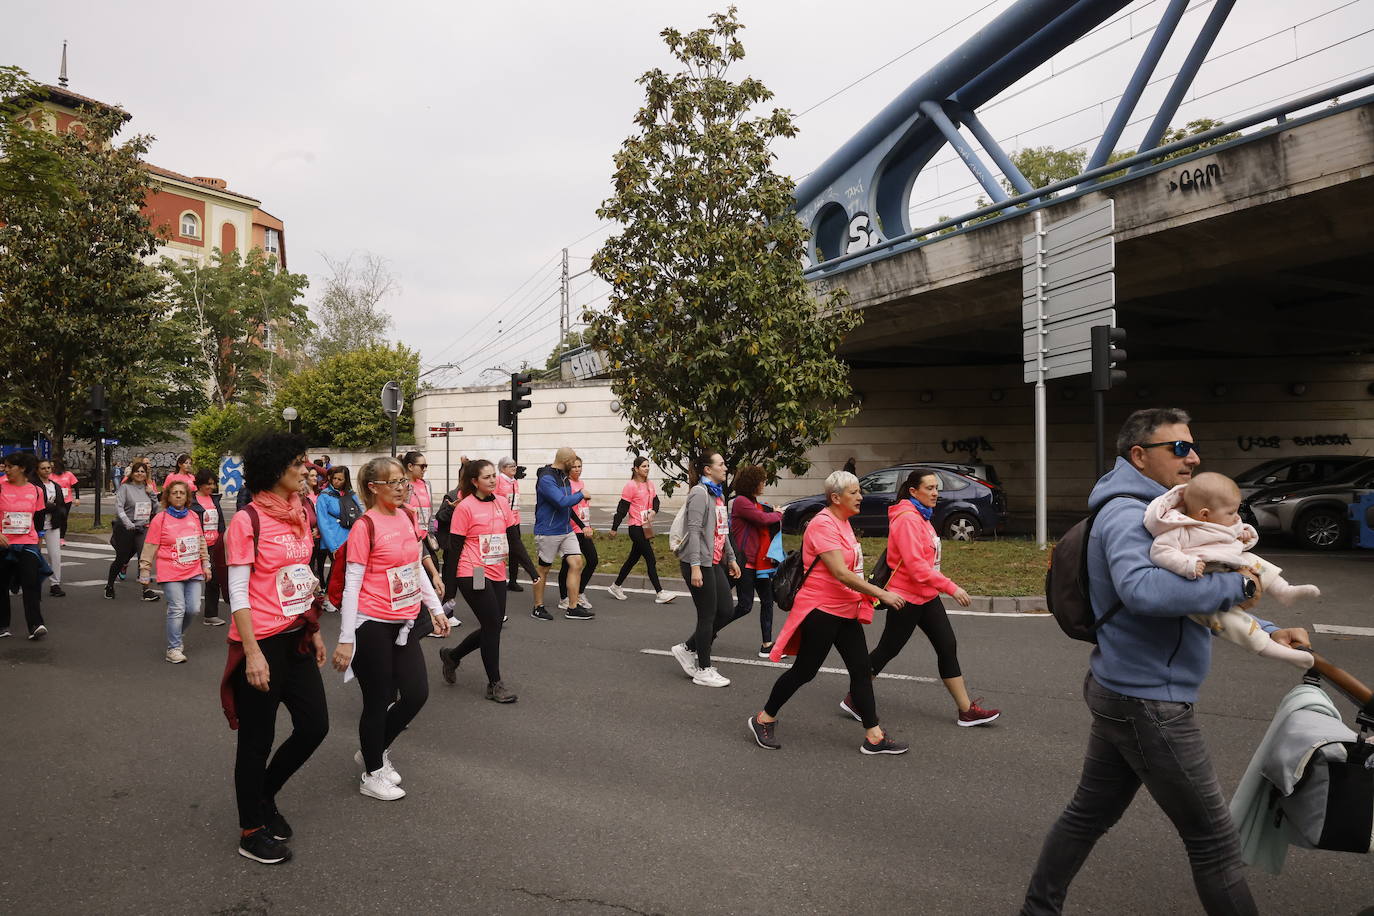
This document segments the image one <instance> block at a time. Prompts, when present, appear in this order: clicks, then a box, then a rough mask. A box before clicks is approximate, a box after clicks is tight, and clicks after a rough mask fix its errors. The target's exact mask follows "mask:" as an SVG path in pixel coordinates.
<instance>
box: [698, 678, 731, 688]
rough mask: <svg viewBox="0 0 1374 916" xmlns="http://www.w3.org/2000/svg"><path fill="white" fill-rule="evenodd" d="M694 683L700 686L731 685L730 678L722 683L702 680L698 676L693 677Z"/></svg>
mask: <svg viewBox="0 0 1374 916" xmlns="http://www.w3.org/2000/svg"><path fill="white" fill-rule="evenodd" d="M692 683H693V684H696V685H697V686H698V687H729V686H730V681H729V679H728V678H727V679H726V681H725V683H723V684H721V683H714V682H711V681H702V680H698V679H697V678H692Z"/></svg>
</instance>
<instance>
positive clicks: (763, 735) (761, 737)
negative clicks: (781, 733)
mask: <svg viewBox="0 0 1374 916" xmlns="http://www.w3.org/2000/svg"><path fill="white" fill-rule="evenodd" d="M777 724H778V722H777V720H776V719H774V720H773V721H772V722H760V721H759V717H758V716H750V717H749V733H750V734H751V735H753V736H754V740H755V741H757V742H758V743H759V747H761V748H765V749H767V750H770V751H776V750H778V749H779V748H781V747H782V745H781V744H779V743H778V739H777V738H775V737H774V736H773V729H774V728H776V727H777Z"/></svg>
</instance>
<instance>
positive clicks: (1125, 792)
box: [1021, 673, 1257, 916]
mask: <svg viewBox="0 0 1374 916" xmlns="http://www.w3.org/2000/svg"><path fill="white" fill-rule="evenodd" d="M1083 698H1084V699H1085V700H1086V701H1087V704H1088V710H1089V711H1090V712H1091V713H1092V728H1091V730H1090V731H1089V733H1088V750H1087V753H1086V754H1085V755H1084V760H1083V774H1082V775H1081V776H1080V777H1079V779H1078V790H1077V791H1076V792H1074V796H1073V800H1072V801H1070V802H1069V806H1068V807H1067V808H1065V809H1064V813H1063V814H1061V815H1060V816H1059V820H1058V822H1057V823H1055V825H1054V826H1053V827H1052V828H1051V829H1050V833H1049V836H1047V837H1045V845H1044V848H1043V849H1042V850H1041V851H1040V861H1039V862H1037V863H1036V865H1035V874H1033V875H1032V876H1031V881H1030V888H1029V889H1028V890H1027V891H1026V900H1025V904H1024V905H1023V906H1022V908H1021V912H1022V914H1024V916H1039V914H1043V913H1059V912H1061V911H1062V910H1063V907H1064V898H1065V896H1066V895H1067V894H1068V892H1069V883H1070V882H1071V881H1073V878H1074V875H1076V874H1077V873H1078V869H1079V868H1081V867H1082V865H1083V862H1084V861H1085V860H1086V859H1087V858H1088V854H1089V853H1090V852H1092V849H1093V845H1094V844H1095V843H1096V842H1097V840H1098V838H1099V837H1101V836H1102V835H1103V834H1104V833H1106V832H1107V831H1108V830H1109V829H1110V828H1111V827H1112V825H1113V824H1115V823H1116V822H1117V820H1118V819H1120V817H1121V815H1122V814H1124V813H1125V812H1126V809H1127V808H1128V807H1130V804H1131V800H1132V799H1133V798H1135V793H1136V790H1137V789H1139V788H1140V787H1141V785H1144V786H1145V788H1146V789H1148V790H1149V792H1150V795H1152V796H1153V797H1154V800H1155V802H1156V803H1157V804H1158V805H1159V807H1160V808H1161V809H1163V811H1164V813H1165V814H1166V815H1168V817H1169V820H1171V821H1173V823H1174V827H1175V828H1176V829H1177V830H1178V834H1179V837H1180V838H1181V839H1182V840H1183V845H1184V847H1185V849H1186V850H1187V852H1188V862H1189V864H1190V865H1191V866H1192V869H1193V884H1194V886H1196V888H1197V893H1198V897H1199V899H1200V900H1201V901H1202V906H1203V909H1204V910H1206V912H1208V913H1211V914H1215V913H1231V914H1253V913H1256V912H1257V910H1256V909H1255V901H1254V898H1252V897H1251V896H1250V888H1249V886H1248V885H1247V884H1246V883H1245V873H1244V868H1243V865H1242V863H1241V858H1240V838H1239V837H1238V836H1237V835H1236V827H1235V824H1234V823H1233V822H1232V821H1231V813H1230V811H1229V810H1228V809H1227V807H1226V799H1225V798H1223V797H1222V794H1221V786H1220V784H1219V783H1218V782H1217V775H1216V771H1215V770H1213V769H1212V761H1211V758H1210V757H1208V756H1207V746H1206V744H1205V743H1204V742H1203V740H1202V730H1201V729H1200V728H1199V727H1198V724H1197V719H1196V717H1195V716H1194V713H1193V704H1192V703H1171V702H1167V701H1164V700H1142V699H1137V698H1135V697H1128V696H1122V695H1121V694H1119V693H1114V692H1113V691H1110V690H1108V689H1107V688H1105V687H1103V686H1102V685H1101V684H1099V683H1098V682H1097V680H1096V679H1095V678H1093V676H1092V674H1091V673H1090V674H1089V675H1088V676H1087V678H1086V679H1085V680H1084V682H1083Z"/></svg>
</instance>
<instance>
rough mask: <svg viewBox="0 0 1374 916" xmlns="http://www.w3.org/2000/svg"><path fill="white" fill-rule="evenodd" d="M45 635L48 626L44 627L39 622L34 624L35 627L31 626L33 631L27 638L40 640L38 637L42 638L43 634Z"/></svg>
mask: <svg viewBox="0 0 1374 916" xmlns="http://www.w3.org/2000/svg"><path fill="white" fill-rule="evenodd" d="M47 635H48V628H47V627H45V626H43V624H41V623H40V624H39V625H38V626H36V627H34V628H33V632H32V633H30V634H29V639H32V640H34V641H37V640H40V639H42V638H43V637H44V636H47Z"/></svg>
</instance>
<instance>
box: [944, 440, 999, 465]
mask: <svg viewBox="0 0 1374 916" xmlns="http://www.w3.org/2000/svg"><path fill="white" fill-rule="evenodd" d="M940 447H941V448H942V449H944V450H945V454H946V455H953V454H954V453H955V452H965V453H966V454H967V455H968V457H969V460H970V461H976V460H977V459H978V453H979V452H995V451H997V449H995V448H993V447H992V443H991V442H989V441H988V440H987V439H985V438H983V437H982V436H970V437H969V438H967V439H955V440H954V441H952V442H951V441H950V440H949V439H941V440H940Z"/></svg>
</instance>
